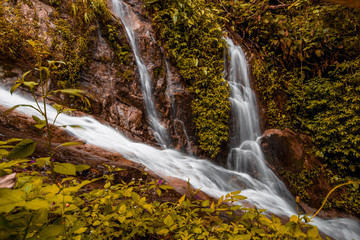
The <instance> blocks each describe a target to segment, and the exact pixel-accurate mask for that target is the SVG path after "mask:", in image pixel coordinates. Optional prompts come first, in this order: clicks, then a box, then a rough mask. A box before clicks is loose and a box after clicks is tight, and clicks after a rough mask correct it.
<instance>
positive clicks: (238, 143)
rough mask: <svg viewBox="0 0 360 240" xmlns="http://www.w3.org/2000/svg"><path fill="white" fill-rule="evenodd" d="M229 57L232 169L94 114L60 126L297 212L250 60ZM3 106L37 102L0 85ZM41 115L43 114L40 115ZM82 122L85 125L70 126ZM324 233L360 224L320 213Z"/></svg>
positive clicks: (341, 234)
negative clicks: (261, 115)
mask: <svg viewBox="0 0 360 240" xmlns="http://www.w3.org/2000/svg"><path fill="white" fill-rule="evenodd" d="M113 3H114V9H115V11H116V12H117V14H118V15H119V16H120V17H121V19H122V21H123V22H124V25H125V28H126V31H127V34H128V37H129V39H130V42H131V46H132V48H133V52H134V55H135V59H136V62H137V64H138V68H139V73H140V75H141V77H140V78H141V85H142V87H143V94H144V102H145V105H146V109H147V113H148V115H149V119H150V123H151V126H152V128H153V131H154V132H155V135H156V136H157V137H158V140H159V142H160V143H161V144H162V145H163V146H165V143H166V130H165V128H164V127H163V126H162V125H161V124H160V122H159V120H158V117H157V113H156V109H155V106H154V103H153V100H152V92H151V87H150V86H151V81H150V80H151V79H150V77H149V74H148V72H147V70H146V67H145V65H144V64H143V62H142V60H141V58H140V57H139V50H138V48H137V45H136V38H135V35H134V32H133V31H132V30H131V28H130V27H129V26H131V21H130V18H129V16H130V14H129V10H128V9H127V6H126V5H125V4H123V3H122V2H119V1H117V0H113ZM227 43H228V48H229V55H230V57H231V59H230V69H229V84H230V88H231V98H230V101H231V103H232V111H233V116H234V119H237V121H235V128H236V129H237V130H236V131H237V132H236V133H235V136H234V137H233V138H232V139H231V151H230V154H229V156H228V159H227V162H228V167H227V168H224V167H221V166H218V165H215V164H213V163H211V162H210V161H207V160H205V159H199V158H195V157H193V156H188V155H184V154H183V153H181V152H178V151H175V150H172V149H164V150H159V149H156V148H154V147H151V146H149V145H146V144H142V143H135V142H132V141H131V140H129V139H127V138H126V137H125V136H124V135H123V134H121V133H120V132H118V131H117V130H115V129H113V128H111V127H109V126H106V125H104V124H102V123H100V122H99V121H97V120H95V119H94V118H91V117H89V116H83V117H72V116H69V115H65V114H62V115H59V116H58V118H57V122H56V124H57V125H58V126H63V125H68V127H67V128H66V130H67V131H68V132H69V133H70V134H72V135H74V136H75V137H77V138H79V139H81V140H83V141H85V142H86V143H87V144H92V145H96V146H99V147H101V148H104V149H107V150H110V151H114V152H118V153H121V154H122V155H123V156H124V157H125V158H127V159H129V160H131V161H134V162H137V163H141V164H143V165H144V166H146V168H147V169H149V170H151V171H153V172H155V173H157V174H158V175H159V176H162V177H167V176H172V177H176V178H179V179H182V180H184V181H189V182H190V183H191V185H192V186H193V187H194V188H198V189H200V190H202V191H204V192H205V193H207V194H208V195H210V196H212V197H215V198H219V197H220V196H222V195H225V194H227V193H229V192H233V191H238V190H241V191H242V192H241V194H242V195H244V196H246V197H247V200H246V201H248V202H249V203H251V204H253V205H255V206H256V207H257V208H261V209H267V212H269V213H274V214H276V215H280V216H291V215H297V212H296V209H295V208H294V206H293V205H294V204H293V202H294V200H293V199H292V197H291V195H290V193H289V192H288V190H287V189H286V188H285V186H284V184H283V183H282V182H281V181H280V180H279V179H278V178H276V176H275V174H274V173H273V172H272V171H271V170H270V169H269V168H268V167H267V166H266V165H265V161H264V156H263V153H262V151H261V149H260V146H259V144H258V137H259V136H260V127H259V123H258V113H257V109H256V100H255V95H254V93H253V92H252V90H251V87H250V83H249V77H248V70H247V64H246V60H245V57H244V54H243V52H242V50H241V48H240V47H239V46H235V45H234V44H233V43H232V41H231V40H227ZM0 96H1V98H0V105H2V106H4V107H7V108H10V107H12V106H14V105H18V104H28V105H33V106H35V103H34V102H33V101H32V100H29V99H28V98H26V97H25V96H21V95H19V94H13V95H11V94H10V92H9V90H8V89H4V88H3V87H0ZM17 110H18V111H20V112H22V113H24V114H27V115H29V116H31V115H36V116H39V115H38V113H37V112H36V111H35V110H33V109H31V108H23V107H20V108H18V109H17ZM48 116H49V121H50V122H51V121H53V119H54V118H55V116H56V110H55V109H54V108H52V107H51V106H48ZM39 117H40V116H39ZM71 125H77V126H78V125H80V126H81V128H78V127H71ZM312 224H315V225H316V226H318V228H319V229H320V231H322V232H324V233H325V234H327V235H329V236H330V237H332V238H335V239H360V226H359V223H358V222H357V221H354V220H351V219H345V218H341V219H332V220H323V219H321V218H318V217H315V218H314V219H313V223H312Z"/></svg>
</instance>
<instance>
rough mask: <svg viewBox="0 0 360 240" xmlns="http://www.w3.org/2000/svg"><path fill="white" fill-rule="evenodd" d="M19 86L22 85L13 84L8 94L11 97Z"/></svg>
mask: <svg viewBox="0 0 360 240" xmlns="http://www.w3.org/2000/svg"><path fill="white" fill-rule="evenodd" d="M21 84H22V83H17V84H15V85H14V86H12V87H11V89H10V94H11V95H12V94H13V92H15V90H16V89H17V88H18V87H20V86H21Z"/></svg>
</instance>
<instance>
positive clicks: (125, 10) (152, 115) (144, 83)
mask: <svg viewBox="0 0 360 240" xmlns="http://www.w3.org/2000/svg"><path fill="white" fill-rule="evenodd" d="M112 2H113V7H114V12H115V14H116V15H117V16H118V17H120V19H121V21H122V23H123V25H124V27H125V30H126V34H127V36H128V39H129V41H130V45H131V48H132V51H133V53H134V56H135V61H136V64H137V67H138V71H139V75H140V83H141V84H140V85H141V89H142V95H143V98H144V103H145V108H146V112H147V114H148V119H149V122H150V126H151V129H152V131H153V133H154V136H155V138H156V140H157V142H158V143H159V144H160V146H161V147H163V148H166V147H167V146H168V133H167V130H166V128H165V127H164V126H163V125H162V124H161V122H160V120H159V117H158V114H157V111H156V108H155V104H154V99H153V93H152V87H151V85H152V81H151V78H150V75H149V72H148V70H147V68H146V66H145V64H144V62H143V60H142V58H141V57H140V51H139V47H138V44H137V38H136V36H135V32H134V26H133V19H132V18H131V12H130V10H129V7H128V6H127V5H126V4H125V3H123V2H122V0H113V1H112Z"/></svg>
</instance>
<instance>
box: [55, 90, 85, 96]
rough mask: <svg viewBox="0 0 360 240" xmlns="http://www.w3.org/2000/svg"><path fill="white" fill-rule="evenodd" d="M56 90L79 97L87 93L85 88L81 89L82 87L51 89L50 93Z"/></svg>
mask: <svg viewBox="0 0 360 240" xmlns="http://www.w3.org/2000/svg"><path fill="white" fill-rule="evenodd" d="M55 92H61V93H66V94H69V95H74V96H78V97H82V96H83V94H84V93H85V92H84V91H83V90H80V89H73V88H68V89H59V90H55V91H51V92H50V93H49V94H51V93H55Z"/></svg>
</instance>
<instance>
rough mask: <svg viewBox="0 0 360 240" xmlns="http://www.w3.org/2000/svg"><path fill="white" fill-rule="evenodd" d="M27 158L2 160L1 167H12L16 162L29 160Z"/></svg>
mask: <svg viewBox="0 0 360 240" xmlns="http://www.w3.org/2000/svg"><path fill="white" fill-rule="evenodd" d="M28 161H29V160H27V159H18V160H11V161H9V162H2V163H0V169H5V168H10V167H12V166H14V165H16V164H19V163H24V162H28Z"/></svg>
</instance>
